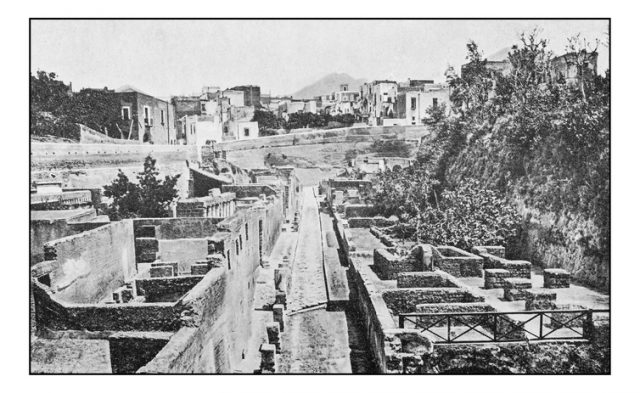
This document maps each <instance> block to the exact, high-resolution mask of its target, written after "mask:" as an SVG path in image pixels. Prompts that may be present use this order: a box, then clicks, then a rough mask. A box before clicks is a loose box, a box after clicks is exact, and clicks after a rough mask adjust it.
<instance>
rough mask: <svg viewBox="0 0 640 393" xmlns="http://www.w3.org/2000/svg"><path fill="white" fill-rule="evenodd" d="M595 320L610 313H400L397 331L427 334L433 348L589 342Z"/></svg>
mask: <svg viewBox="0 0 640 393" xmlns="http://www.w3.org/2000/svg"><path fill="white" fill-rule="evenodd" d="M594 314H595V315H596V319H598V320H603V319H608V318H609V316H610V310H592V309H585V310H535V311H513V312H498V311H489V312H449V313H401V314H399V321H398V322H399V327H400V328H405V327H406V328H410V327H413V328H415V329H418V330H421V331H422V332H425V331H427V332H429V333H431V334H432V335H433V336H434V338H435V343H436V344H453V343H456V344H458V343H459V344H474V343H488V342H517V341H542V340H575V339H583V340H590V339H591V338H592V337H593V330H594Z"/></svg>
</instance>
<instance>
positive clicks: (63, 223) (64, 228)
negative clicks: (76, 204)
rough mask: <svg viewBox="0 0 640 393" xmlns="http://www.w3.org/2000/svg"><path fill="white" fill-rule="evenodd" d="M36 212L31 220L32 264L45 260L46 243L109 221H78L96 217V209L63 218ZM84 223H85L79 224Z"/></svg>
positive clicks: (30, 246)
mask: <svg viewBox="0 0 640 393" xmlns="http://www.w3.org/2000/svg"><path fill="white" fill-rule="evenodd" d="M37 214H38V213H36V217H34V214H33V213H32V214H31V220H30V221H29V255H30V260H31V265H33V264H36V263H39V262H42V261H43V260H44V244H45V243H47V242H49V241H52V240H56V239H60V238H63V237H66V236H70V235H75V234H78V233H80V232H84V231H87V230H91V229H94V228H97V227H100V226H102V225H105V224H107V223H108V222H91V221H89V222H85V223H76V221H81V220H84V219H86V220H91V219H93V218H94V217H96V212H95V210H94V209H86V211H83V212H81V213H80V214H79V215H80V217H79V216H75V215H74V216H73V217H71V218H62V219H48V218H43V219H40V218H37ZM78 224H83V225H78Z"/></svg>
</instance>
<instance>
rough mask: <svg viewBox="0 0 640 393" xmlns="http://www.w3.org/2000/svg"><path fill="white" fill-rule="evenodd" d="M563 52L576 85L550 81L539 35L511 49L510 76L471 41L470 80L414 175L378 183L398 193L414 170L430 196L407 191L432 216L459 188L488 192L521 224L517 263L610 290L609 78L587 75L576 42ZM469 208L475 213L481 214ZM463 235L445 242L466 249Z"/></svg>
mask: <svg viewBox="0 0 640 393" xmlns="http://www.w3.org/2000/svg"><path fill="white" fill-rule="evenodd" d="M567 51H568V53H574V54H575V55H574V56H573V61H574V66H575V69H576V74H577V75H576V80H575V81H573V83H567V82H566V81H565V80H564V79H563V78H553V77H552V75H553V74H552V72H551V53H550V52H549V51H548V49H547V43H546V41H545V40H544V39H540V38H538V36H537V34H536V32H534V33H532V34H530V35H527V36H524V35H523V36H522V38H521V42H520V43H519V44H518V45H514V46H513V48H512V50H511V52H510V54H509V61H510V63H511V66H512V70H511V72H509V73H508V74H506V75H503V74H501V73H497V72H493V71H492V70H490V69H489V68H488V67H487V66H486V61H485V60H482V56H481V54H480V52H479V50H478V48H477V46H476V44H475V43H473V42H471V43H469V44H468V60H469V65H468V67H467V68H466V71H467V72H465V73H464V75H463V77H455V78H452V79H451V80H450V81H449V83H450V86H451V88H452V95H451V100H452V112H453V116H451V117H449V118H446V119H442V120H441V121H439V122H438V123H437V124H436V125H435V129H436V132H435V137H434V139H433V141H431V142H430V143H427V144H424V145H423V148H422V150H421V151H420V152H419V154H418V162H419V164H418V166H417V167H416V168H413V169H407V170H403V171H400V172H399V173H396V174H394V175H391V176H388V178H386V179H385V178H383V179H382V181H383V182H390V185H388V186H385V187H384V189H386V190H389V189H394V188H397V187H399V188H400V189H402V184H403V183H405V182H406V181H408V180H409V179H412V178H415V176H416V174H415V172H418V173H420V172H424V173H420V179H419V181H420V182H421V184H422V186H421V187H424V188H427V189H426V190H409V192H413V193H414V192H422V193H423V194H425V195H430V198H431V200H430V201H429V200H428V201H427V202H428V208H432V207H433V206H435V203H436V200H437V198H440V199H442V198H443V195H446V193H447V192H454V193H455V191H454V190H456V189H458V188H459V187H464V188H466V189H469V188H471V189H470V192H471V193H474V192H480V193H482V192H485V191H484V190H492V191H491V192H494V193H496V194H495V195H494V196H493V197H491V198H489V201H491V200H494V201H495V200H497V199H494V198H498V199H499V198H500V195H505V196H507V198H508V200H509V201H511V203H512V204H517V205H518V208H519V210H520V213H521V215H522V216H523V218H524V219H525V220H524V226H523V227H522V229H523V231H522V233H523V235H522V238H521V247H520V250H517V251H516V256H519V257H523V258H529V259H532V261H534V262H539V263H542V264H544V265H545V266H548V265H552V266H562V267H564V268H567V269H568V270H570V271H571V272H572V273H573V274H574V277H577V278H578V279H581V280H583V281H587V282H589V283H591V284H595V285H599V286H606V285H607V284H608V264H609V233H610V223H609V211H610V210H609V209H610V207H609V203H610V202H609V194H610V184H609V169H610V167H609V159H610V147H609V136H610V128H609V116H610V89H609V83H610V77H609V72H608V71H607V72H606V75H605V76H599V75H595V74H594V73H593V72H592V70H591V69H590V68H589V67H588V59H589V58H590V56H592V53H593V51H592V50H590V49H589V47H588V45H586V43H584V42H581V41H580V40H579V38H573V39H571V40H570V41H569V44H568V46H567ZM470 179H475V180H477V182H475V181H474V182H470ZM447 190H449V191H447ZM376 198H380V196H378V197H376ZM469 203H471V204H472V205H471V206H472V207H471V210H475V209H476V208H478V207H482V206H485V205H483V203H484V202H473V201H472V200H470V201H469ZM477 203H480V205H479V206H477V205H473V204H477ZM490 203H491V204H493V202H490ZM467 207H468V206H467ZM494 207H495V206H493V207H492V208H494ZM436 209H437V206H436ZM440 209H442V207H440ZM405 210H407V205H405ZM408 210H411V209H408ZM507 210H509V209H506V210H503V212H504V213H505V214H507V215H508V213H507ZM462 211H463V210H461V211H460V212H461V214H462ZM410 215H411V216H412V217H413V218H414V220H422V219H419V218H416V217H417V216H416V214H415V213H414V214H410ZM462 215H463V214H462ZM460 216H461V215H459V214H456V215H451V216H450V217H451V220H448V224H446V225H450V226H451V225H456V224H455V222H454V220H458V219H459V218H460ZM533 235H535V236H534V237H532V236H533ZM464 236H466V234H462V233H461V234H460V235H459V236H458V238H457V239H449V240H448V241H449V242H453V243H454V244H464V243H465V242H464V241H463V240H461V239H462V238H463V237H464ZM443 240H444V239H443ZM477 240H483V238H478V239H477ZM512 251H513V250H512ZM517 254H520V255H517Z"/></svg>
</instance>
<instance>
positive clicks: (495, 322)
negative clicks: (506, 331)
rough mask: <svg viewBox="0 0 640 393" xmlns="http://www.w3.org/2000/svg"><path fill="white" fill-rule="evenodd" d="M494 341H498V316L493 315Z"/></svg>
mask: <svg viewBox="0 0 640 393" xmlns="http://www.w3.org/2000/svg"><path fill="white" fill-rule="evenodd" d="M493 341H498V314H493Z"/></svg>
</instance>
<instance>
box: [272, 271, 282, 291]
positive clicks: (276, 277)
mask: <svg viewBox="0 0 640 393" xmlns="http://www.w3.org/2000/svg"><path fill="white" fill-rule="evenodd" d="M273 282H274V284H275V286H276V292H277V291H284V285H283V283H284V274H283V271H282V269H280V268H278V269H274V270H273Z"/></svg>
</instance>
